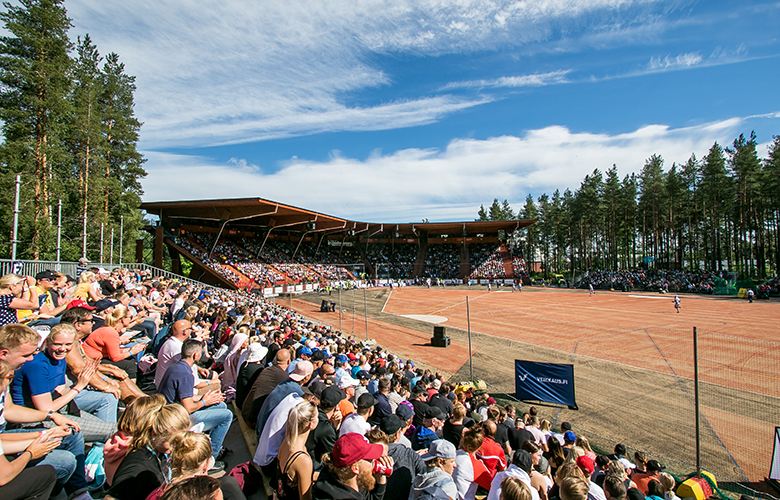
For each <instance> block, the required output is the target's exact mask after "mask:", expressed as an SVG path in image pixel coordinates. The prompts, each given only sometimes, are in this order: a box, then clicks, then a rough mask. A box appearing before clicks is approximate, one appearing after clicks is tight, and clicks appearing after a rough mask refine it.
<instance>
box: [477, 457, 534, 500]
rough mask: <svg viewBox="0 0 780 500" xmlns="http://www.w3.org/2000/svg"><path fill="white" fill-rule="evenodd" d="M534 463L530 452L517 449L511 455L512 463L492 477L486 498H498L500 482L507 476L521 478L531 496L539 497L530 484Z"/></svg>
mask: <svg viewBox="0 0 780 500" xmlns="http://www.w3.org/2000/svg"><path fill="white" fill-rule="evenodd" d="M533 467H534V464H533V459H532V458H531V454H530V453H528V452H527V451H525V450H517V451H515V452H514V454H513V455H512V463H511V464H509V467H507V468H506V470H502V471H499V472H497V473H496V475H495V476H494V477H493V481H492V482H491V483H490V493H488V496H487V498H488V499H491V500H493V499H498V498H499V496H500V492H501V482H502V481H503V480H504V479H505V478H507V477H514V478H517V479H519V480H521V481H522V482H523V483H525V484H526V486H528V488H529V490H531V492H532V493H531V494H532V496H533V498H535V499H537V498H539V494H538V493H537V492H536V491H535V490H534V489H533V487H532V486H531V471H532V470H533Z"/></svg>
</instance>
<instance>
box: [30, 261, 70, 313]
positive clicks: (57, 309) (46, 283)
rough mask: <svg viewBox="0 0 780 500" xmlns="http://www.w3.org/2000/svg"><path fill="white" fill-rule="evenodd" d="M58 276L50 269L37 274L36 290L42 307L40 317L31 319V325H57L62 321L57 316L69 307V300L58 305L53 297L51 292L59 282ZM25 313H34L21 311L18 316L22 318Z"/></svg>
mask: <svg viewBox="0 0 780 500" xmlns="http://www.w3.org/2000/svg"><path fill="white" fill-rule="evenodd" d="M57 278H58V277H57V275H55V274H54V273H53V272H51V271H48V270H47V271H41V272H39V273H38V274H36V275H35V290H36V291H37V292H38V304H39V305H40V308H39V309H38V311H37V317H38V318H39V319H36V320H34V321H31V322H30V326H35V325H49V326H56V325H58V324H59V323H60V318H58V317H57V316H59V315H60V314H62V312H63V311H64V310H65V309H66V308H67V307H68V303H69V301H64V302H63V304H62V305H61V306H58V305H57V302H56V301H55V299H54V298H53V296H52V293H51V292H52V291H53V290H54V288H55V286H56V284H57ZM55 293H56V292H55ZM25 313H29V315H31V314H33V311H19V313H18V316H19V319H20V320H22V319H24V317H25Z"/></svg>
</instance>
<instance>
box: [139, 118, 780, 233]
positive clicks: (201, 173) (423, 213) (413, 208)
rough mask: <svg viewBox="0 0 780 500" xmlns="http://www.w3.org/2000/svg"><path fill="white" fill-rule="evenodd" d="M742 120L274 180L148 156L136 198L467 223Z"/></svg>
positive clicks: (307, 168) (405, 155) (701, 147)
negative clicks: (500, 204) (490, 208)
mask: <svg viewBox="0 0 780 500" xmlns="http://www.w3.org/2000/svg"><path fill="white" fill-rule="evenodd" d="M777 116H778V115H777V114H768V115H765V117H764V118H760V119H777ZM753 119H755V118H753ZM746 120H747V118H741V117H736V118H731V119H728V120H722V121H717V122H711V123H705V124H701V125H697V126H691V127H684V128H677V129H673V128H670V127H668V126H665V125H649V126H645V127H642V128H639V129H636V130H634V131H630V132H626V133H622V134H614V135H610V134H594V133H586V132H582V133H574V132H571V131H570V130H569V129H567V128H566V127H562V126H550V127H545V128H542V129H537V130H530V131H528V132H526V133H525V134H524V135H522V136H501V137H493V138H490V139H484V140H478V139H456V140H453V141H451V142H450V143H449V144H448V146H447V147H446V148H445V149H443V150H439V149H418V148H413V149H404V150H399V151H395V152H393V153H390V154H386V155H382V154H373V155H370V156H369V157H368V158H366V159H363V160H360V159H356V158H345V157H342V156H340V155H334V156H333V157H332V158H330V159H329V160H328V161H322V162H315V161H302V160H297V159H293V160H290V161H287V162H285V163H283V164H282V165H281V168H280V169H278V170H277V171H276V172H274V173H263V171H262V169H260V168H258V167H257V166H253V165H251V164H248V163H247V162H246V161H243V160H241V159H233V160H231V161H230V162H228V163H227V164H214V163H213V162H210V161H208V160H205V159H203V158H199V157H192V156H190V157H188V156H178V155H172V154H164V153H157V152H149V153H147V157H148V158H149V163H148V171H149V177H148V178H147V179H146V180H145V182H144V187H145V189H146V195H145V196H144V199H146V200H156V201H159V200H171V199H181V195H180V194H179V193H181V189H182V188H183V187H186V189H187V198H189V199H201V198H223V197H224V198H230V197H245V196H247V197H251V196H259V197H262V198H268V199H272V200H275V201H280V202H283V203H287V204H292V205H296V206H301V207H305V208H309V209H313V210H318V211H321V212H324V213H329V214H332V215H337V216H342V217H347V218H351V219H356V220H370V221H377V222H403V221H415V220H420V219H422V218H423V217H425V218H429V219H430V220H469V219H472V218H473V217H475V214H476V210H477V208H478V207H479V204H480V203H486V202H489V201H490V200H492V199H493V198H495V197H498V198H500V199H504V198H506V199H508V200H509V201H510V202H511V203H512V204H513V205H519V204H520V203H521V202H522V200H523V199H524V198H525V196H526V195H527V194H528V193H532V194H534V195H535V196H538V195H540V194H542V193H543V192H547V193H548V194H550V193H552V192H553V191H554V190H555V189H562V190H563V189H565V188H571V189H576V188H577V187H578V186H579V183H580V182H581V180H582V178H583V177H584V176H585V175H586V174H588V173H590V172H592V171H593V170H594V169H596V168H598V169H601V170H602V171H605V170H606V169H608V168H609V167H610V166H611V165H612V164H613V163H614V164H617V166H618V168H619V172H620V174H621V175H626V174H628V173H631V172H638V171H639V170H641V168H642V165H643V164H644V161H645V160H646V159H647V158H648V157H649V156H650V155H652V154H656V153H657V154H661V155H662V156H663V157H664V158H665V159H666V161H667V167H668V166H670V165H671V163H672V162H684V161H686V160H687V159H688V158H689V157H690V155H691V153H695V154H696V155H697V157H702V156H703V155H704V154H705V153H706V152H707V150H708V149H709V148H710V147H711V146H712V144H713V143H714V142H715V141H720V142H721V143H722V144H727V143H728V142H730V141H731V140H732V139H733V137H734V136H735V134H736V133H737V132H738V130H739V128H740V127H742V126H744V124H745V122H746ZM193 178H197V179H199V182H198V183H197V184H193V185H189V184H188V185H186V186H183V185H182V181H181V180H182V179H193ZM336 193H337V194H336Z"/></svg>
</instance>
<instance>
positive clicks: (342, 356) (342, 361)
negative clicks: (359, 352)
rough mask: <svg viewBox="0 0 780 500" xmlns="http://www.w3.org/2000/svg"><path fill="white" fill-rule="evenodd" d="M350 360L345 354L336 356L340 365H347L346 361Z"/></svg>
mask: <svg viewBox="0 0 780 500" xmlns="http://www.w3.org/2000/svg"><path fill="white" fill-rule="evenodd" d="M348 360H349V358H348V357H346V356H345V355H343V354H339V355H338V356H336V361H337V362H338V363H345V362H346V361H348Z"/></svg>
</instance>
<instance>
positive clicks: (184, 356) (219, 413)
mask: <svg viewBox="0 0 780 500" xmlns="http://www.w3.org/2000/svg"><path fill="white" fill-rule="evenodd" d="M202 351H203V345H202V344H201V343H200V342H199V341H197V340H193V339H187V340H185V341H184V344H182V347H181V361H179V362H178V363H176V364H175V365H173V366H171V367H170V368H168V370H167V371H166V372H165V375H163V378H162V381H161V382H160V387H159V391H160V394H162V395H163V396H165V400H166V401H168V403H179V404H181V405H182V406H183V407H184V409H185V410H186V411H187V412H188V413H189V414H190V415H191V416H192V420H193V422H194V423H202V424H203V425H204V427H203V430H204V431H205V432H207V433H208V434H209V435H210V436H211V442H212V446H213V449H214V457H215V458H216V457H219V456H221V455H220V452H221V451H222V442H223V441H224V440H225V435H226V434H227V431H228V429H229V428H230V422H232V420H233V413H232V412H231V411H230V410H228V409H227V405H225V403H224V399H225V398H224V396H223V395H222V393H220V392H217V391H212V392H207V393H206V394H204V395H203V396H202V397H200V398H199V399H197V400H196V397H195V389H194V387H195V378H194V376H193V375H192V367H193V365H194V364H195V363H197V362H198V360H199V359H200V357H201V355H202ZM220 465H221V466H222V468H224V464H217V465H216V466H215V467H217V468H218V467H219V466H220Z"/></svg>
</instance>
